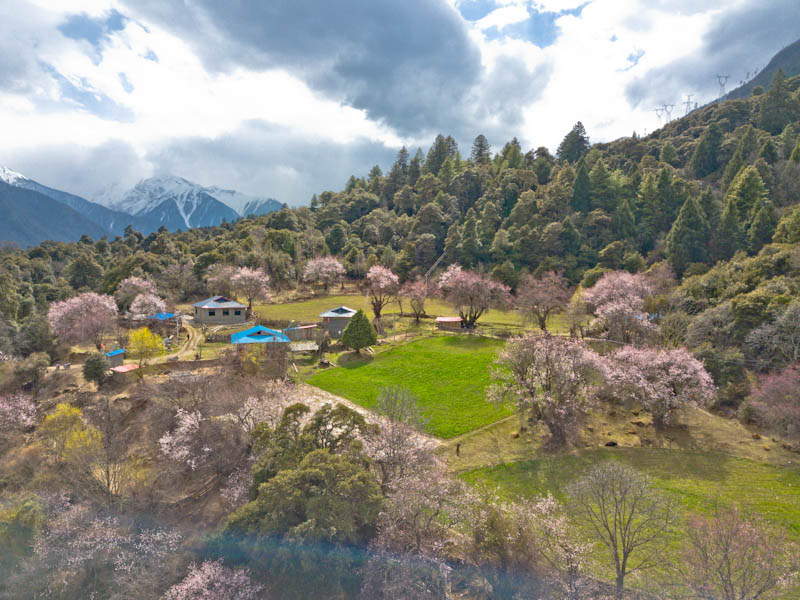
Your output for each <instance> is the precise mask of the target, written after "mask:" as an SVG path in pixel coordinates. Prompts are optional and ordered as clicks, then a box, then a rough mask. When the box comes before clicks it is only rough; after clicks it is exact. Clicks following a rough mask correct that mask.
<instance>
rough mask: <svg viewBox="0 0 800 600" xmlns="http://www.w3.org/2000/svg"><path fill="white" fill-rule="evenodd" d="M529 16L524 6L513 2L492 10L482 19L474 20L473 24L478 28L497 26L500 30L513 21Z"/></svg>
mask: <svg viewBox="0 0 800 600" xmlns="http://www.w3.org/2000/svg"><path fill="white" fill-rule="evenodd" d="M529 17H530V15H529V14H528V9H527V8H525V6H523V5H520V4H514V5H510V6H504V7H502V8H497V9H495V10H493V11H492V12H490V13H489V14H488V15H486V16H485V17H483V18H482V19H479V20H478V21H476V23H475V25H476V26H477V27H478V29H490V28H492V27H497V29H499V30H501V31H502V30H503V29H504V28H505V27H508V26H509V25H513V24H514V23H521V22H522V21H524V20H525V19H527V18H529Z"/></svg>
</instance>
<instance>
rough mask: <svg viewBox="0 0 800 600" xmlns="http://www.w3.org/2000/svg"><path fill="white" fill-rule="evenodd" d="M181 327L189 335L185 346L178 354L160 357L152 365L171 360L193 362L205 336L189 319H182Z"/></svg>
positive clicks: (184, 343)
mask: <svg viewBox="0 0 800 600" xmlns="http://www.w3.org/2000/svg"><path fill="white" fill-rule="evenodd" d="M181 327H183V328H184V329H185V330H186V333H187V338H186V341H185V342H183V345H182V346H181V347H180V348H179V349H178V350H177V352H173V353H172V354H165V355H164V356H159V357H157V358H156V359H155V360H153V361H152V362H151V363H150V364H155V363H164V362H169V359H172V360H191V359H193V358H194V355H195V353H196V352H197V346H198V345H199V344H200V340H202V339H203V334H202V333H201V332H200V330H199V329H198V328H197V327H195V326H194V325H192V324H191V323H190V320H189V319H186V318H184V319H181Z"/></svg>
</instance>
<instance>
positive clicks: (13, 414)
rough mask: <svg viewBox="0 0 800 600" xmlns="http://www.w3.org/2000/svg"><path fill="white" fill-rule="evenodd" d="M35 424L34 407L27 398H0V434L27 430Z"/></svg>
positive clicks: (18, 396)
mask: <svg viewBox="0 0 800 600" xmlns="http://www.w3.org/2000/svg"><path fill="white" fill-rule="evenodd" d="M35 423H36V405H35V404H34V403H33V402H32V401H31V399H30V398H29V397H28V396H22V395H13V396H0V432H3V433H9V432H12V431H20V430H24V429H28V428H29V427H33V425H34V424H35Z"/></svg>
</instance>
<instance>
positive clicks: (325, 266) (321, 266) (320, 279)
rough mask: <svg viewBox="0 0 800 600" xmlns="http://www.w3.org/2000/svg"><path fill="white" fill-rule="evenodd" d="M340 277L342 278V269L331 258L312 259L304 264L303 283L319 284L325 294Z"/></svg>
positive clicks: (340, 265)
mask: <svg viewBox="0 0 800 600" xmlns="http://www.w3.org/2000/svg"><path fill="white" fill-rule="evenodd" d="M342 277H344V267H343V266H342V263H341V262H339V260H338V259H336V258H334V257H333V256H323V257H320V258H312V259H311V260H309V261H308V262H307V263H306V268H305V270H304V271H303V281H306V282H308V283H321V284H322V286H323V287H324V288H325V291H326V292H327V291H328V287H329V286H330V285H331V284H332V283H336V282H337V281H339V280H340V279H341V278H342Z"/></svg>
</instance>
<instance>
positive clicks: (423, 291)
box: [397, 279, 436, 323]
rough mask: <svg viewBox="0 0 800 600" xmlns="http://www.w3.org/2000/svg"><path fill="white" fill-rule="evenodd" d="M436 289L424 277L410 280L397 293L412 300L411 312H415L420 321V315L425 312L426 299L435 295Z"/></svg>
mask: <svg viewBox="0 0 800 600" xmlns="http://www.w3.org/2000/svg"><path fill="white" fill-rule="evenodd" d="M435 291H436V290H435V289H434V288H431V287H430V286H429V285H428V282H427V281H425V280H424V279H417V280H416V281H409V282H406V284H405V285H404V286H403V287H402V288H400V291H399V292H398V293H397V295H398V296H400V297H401V298H408V300H409V301H410V302H411V312H413V313H414V318H415V319H416V321H417V323H419V319H420V317H422V316H423V315H424V314H425V301H426V300H427V299H428V298H429V297H430V296H433V295H434V292H435Z"/></svg>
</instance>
